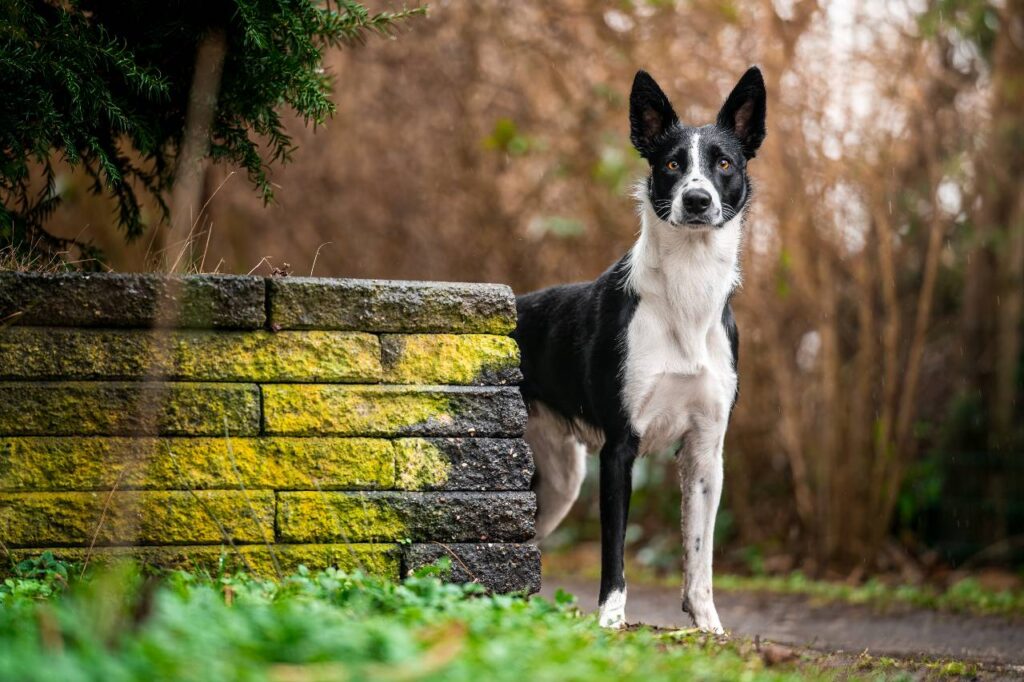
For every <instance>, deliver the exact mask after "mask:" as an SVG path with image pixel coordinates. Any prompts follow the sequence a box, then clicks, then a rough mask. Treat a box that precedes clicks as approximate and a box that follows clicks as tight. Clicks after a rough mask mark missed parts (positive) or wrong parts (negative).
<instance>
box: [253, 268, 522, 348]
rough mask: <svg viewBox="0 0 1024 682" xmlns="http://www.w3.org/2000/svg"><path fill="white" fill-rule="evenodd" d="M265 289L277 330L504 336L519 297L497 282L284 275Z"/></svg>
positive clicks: (514, 312) (510, 327)
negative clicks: (478, 282)
mask: <svg viewBox="0 0 1024 682" xmlns="http://www.w3.org/2000/svg"><path fill="white" fill-rule="evenodd" d="M267 286H268V295H269V297H270V324H271V327H272V328H274V329H347V330H359V331H372V332H455V333H480V334H500V335H505V334H508V333H509V332H511V331H512V329H514V328H515V323H516V304H515V296H514V295H513V294H512V290H511V289H510V288H509V287H507V286H504V285H499V284H459V283H449V282H391V281H383V280H356V279H319V278H307V277H286V278H276V279H272V280H269V281H268V282H267Z"/></svg>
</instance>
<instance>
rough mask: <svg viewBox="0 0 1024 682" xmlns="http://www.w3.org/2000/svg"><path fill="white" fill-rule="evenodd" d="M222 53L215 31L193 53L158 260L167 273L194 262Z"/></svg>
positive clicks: (220, 37) (218, 32)
mask: <svg viewBox="0 0 1024 682" xmlns="http://www.w3.org/2000/svg"><path fill="white" fill-rule="evenodd" d="M226 55H227V42H226V40H225V37H224V32H223V31H221V30H219V29H218V30H213V31H211V32H210V33H208V34H207V35H206V36H205V37H204V38H203V39H202V40H201V41H200V43H199V47H198V49H197V50H196V69H195V75H194V76H193V77H192V90H191V92H190V93H189V99H188V110H187V111H186V112H185V133H184V135H183V136H182V141H181V149H180V150H179V151H178V161H177V166H176V167H175V169H174V185H173V186H172V187H171V201H170V209H171V225H170V228H169V229H168V231H167V233H166V235H165V239H164V248H163V253H162V258H161V260H162V265H163V269H164V270H166V271H168V272H184V271H188V270H189V269H190V268H191V267H192V266H193V264H194V262H195V259H196V256H195V254H194V250H193V231H194V230H195V227H196V226H197V225H198V222H199V216H200V214H201V213H202V208H203V207H202V205H201V202H202V200H203V188H204V186H205V182H204V179H205V176H206V167H207V156H208V155H209V153H210V129H211V127H212V126H213V118H214V115H215V114H216V112H217V97H218V95H219V94H220V81H221V75H222V73H223V71H224V58H225V56H226Z"/></svg>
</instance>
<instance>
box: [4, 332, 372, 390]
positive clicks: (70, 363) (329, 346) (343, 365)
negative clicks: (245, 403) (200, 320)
mask: <svg viewBox="0 0 1024 682" xmlns="http://www.w3.org/2000/svg"><path fill="white" fill-rule="evenodd" d="M0 357H4V358H6V362H5V363H4V365H3V366H2V367H0V376H5V377H12V378H19V379H39V378H42V379H45V378H60V379H95V378H100V379H102V378H109V379H119V378H129V379H139V378H145V377H169V378H173V379H185V380H200V381H310V382H313V381H338V382H358V381H379V380H380V377H381V366H380V343H379V341H378V340H377V337H376V336H374V335H372V334H363V333H358V332H325V331H308V332H281V333H278V334H272V333H270V332H266V331H251V332H204V331H160V330H157V331H153V330H112V329H95V330H94V329H48V328H40V327H10V328H7V329H2V330H0Z"/></svg>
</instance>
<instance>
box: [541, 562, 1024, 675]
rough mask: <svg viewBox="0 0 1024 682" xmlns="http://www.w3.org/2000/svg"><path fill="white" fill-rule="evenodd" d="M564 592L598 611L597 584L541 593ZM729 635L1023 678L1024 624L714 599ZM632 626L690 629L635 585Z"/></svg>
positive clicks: (557, 583) (566, 584) (669, 598)
mask: <svg viewBox="0 0 1024 682" xmlns="http://www.w3.org/2000/svg"><path fill="white" fill-rule="evenodd" d="M558 588H562V589H563V590H566V591H567V592H571V593H573V594H575V595H576V596H577V598H578V599H579V604H580V607H581V608H583V609H586V610H591V609H596V607H597V583H596V582H592V581H585V580H575V579H559V578H549V577H547V576H545V578H544V587H543V589H542V590H541V594H542V595H544V596H547V597H550V596H552V595H553V594H554V593H555V590H557V589H558ZM715 603H716V606H717V607H718V613H719V615H720V616H721V618H722V624H723V625H725V627H726V629H727V630H729V631H731V632H733V633H735V634H738V635H744V636H749V637H753V636H755V635H760V636H761V637H762V638H764V639H768V640H771V641H774V642H779V643H782V644H789V645H798V646H805V647H810V648H813V649H818V650H822V651H844V652H852V653H860V652H862V651H867V652H868V653H869V654H871V655H874V656H898V657H914V656H921V655H925V656H934V657H949V658H956V659H970V660H975V661H979V662H984V663H993V664H999V665H1010V666H1013V667H1014V669H1018V668H1017V666H1021V667H1020V668H1019V670H1020V672H1022V673H1024V619H1008V618H1001V617H996V616H971V615H961V614H951V613H941V612H936V611H927V610H920V609H911V608H906V607H902V606H900V607H894V608H892V609H886V610H884V612H883V611H880V610H878V609H874V608H872V607H868V606H855V605H849V604H839V603H831V604H821V605H818V604H814V603H812V602H810V601H809V600H808V599H807V598H806V597H800V596H793V595H778V594H761V593H752V592H720V593H718V594H716V595H715ZM626 620H627V622H629V623H646V624H648V625H655V626H659V627H689V626H690V622H689V619H688V617H686V616H685V615H683V613H682V612H681V611H680V609H679V591H678V590H677V589H671V588H667V587H660V586H651V585H630V586H629V600H628V602H627V604H626Z"/></svg>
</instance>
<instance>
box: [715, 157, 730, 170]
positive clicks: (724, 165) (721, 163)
mask: <svg viewBox="0 0 1024 682" xmlns="http://www.w3.org/2000/svg"><path fill="white" fill-rule="evenodd" d="M718 167H719V168H720V169H722V170H724V171H727V170H729V169H730V168H732V164H731V163H729V159H719V160H718Z"/></svg>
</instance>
